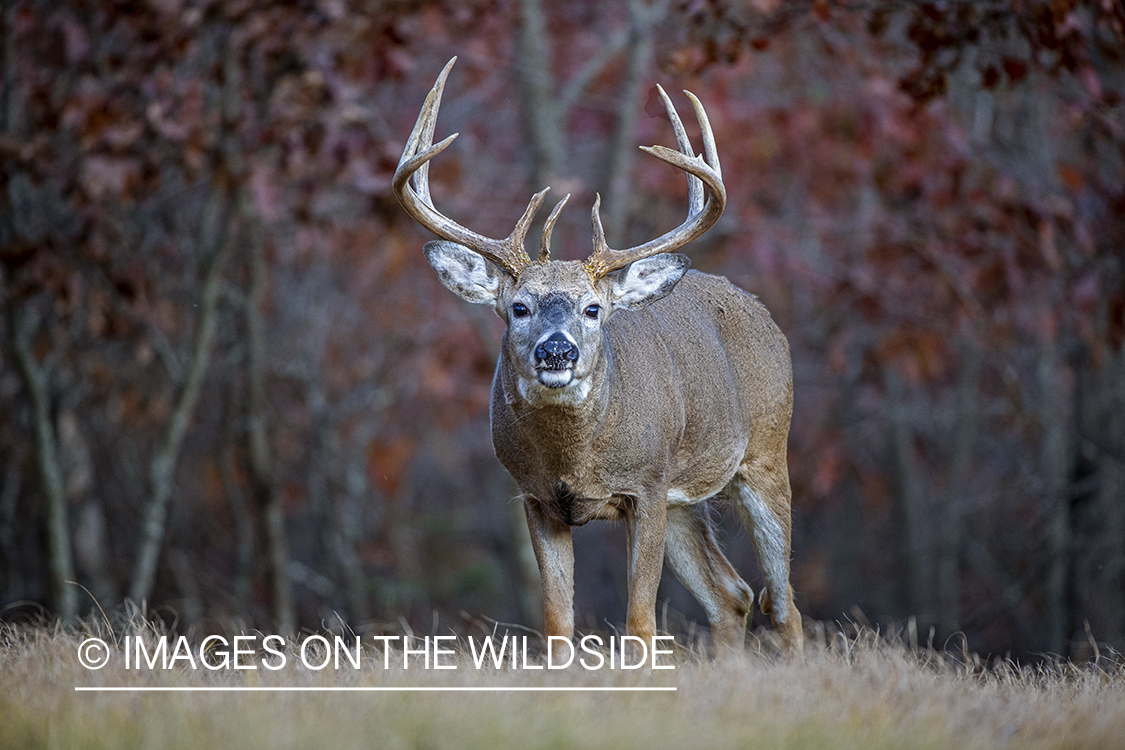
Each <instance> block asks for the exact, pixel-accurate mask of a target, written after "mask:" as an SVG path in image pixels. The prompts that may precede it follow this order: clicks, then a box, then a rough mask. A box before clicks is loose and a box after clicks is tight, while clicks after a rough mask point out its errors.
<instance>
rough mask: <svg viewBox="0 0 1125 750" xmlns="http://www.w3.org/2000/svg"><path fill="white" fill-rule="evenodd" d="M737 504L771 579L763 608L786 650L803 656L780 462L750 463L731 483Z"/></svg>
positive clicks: (765, 575) (785, 482) (786, 487)
mask: <svg viewBox="0 0 1125 750" xmlns="http://www.w3.org/2000/svg"><path fill="white" fill-rule="evenodd" d="M731 489H732V490H733V492H732V493H731V496H732V498H733V499H734V500H735V502H736V503H737V504H738V510H739V512H740V514H741V515H742V521H743V523H745V524H746V528H747V530H748V531H749V532H750V536H751V537H752V538H753V540H754V552H755V553H756V554H757V557H758V567H759V569H760V570H761V572H762V578H764V579H765V583H766V587H765V589H763V590H762V594H761V597H760V599H759V606H760V607H761V610H762V612H763V613H764V614H768V615H769V616H770V620H771V622H772V623H773V628H774V630H775V631H777V633H778V634H779V635H780V636H781V639H782V641H783V643H784V646H785V649H786V650H787V651H788V652H790V653H799V652H800V651H801V650H802V648H803V647H804V640H805V638H804V633H803V631H802V629H801V613H800V612H798V611H797V607H796V606H794V604H793V587H792V586H790V585H789V555H790V547H789V537H790V531H791V528H792V526H791V524H792V521H791V518H790V498H791V497H792V493H791V491H790V489H789V472H788V470H787V469H786V466H785V458H784V456H783V457H782V458H781V459H780V461H776V460H775V461H768V460H755V459H748V460H746V461H744V462H743V464H742V466H741V467H740V468H739V470H738V472H737V473H736V474H735V476H734V480H732V482H731Z"/></svg>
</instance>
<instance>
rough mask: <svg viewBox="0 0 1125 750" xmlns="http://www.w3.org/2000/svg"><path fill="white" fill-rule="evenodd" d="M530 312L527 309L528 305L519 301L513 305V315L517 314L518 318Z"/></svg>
mask: <svg viewBox="0 0 1125 750" xmlns="http://www.w3.org/2000/svg"><path fill="white" fill-rule="evenodd" d="M528 312H529V310H528V309H527V305H521V304H520V303H519V302H516V303H515V304H514V305H512V315H514V316H516V317H517V318H522V317H525V316H526V315H527V314H528Z"/></svg>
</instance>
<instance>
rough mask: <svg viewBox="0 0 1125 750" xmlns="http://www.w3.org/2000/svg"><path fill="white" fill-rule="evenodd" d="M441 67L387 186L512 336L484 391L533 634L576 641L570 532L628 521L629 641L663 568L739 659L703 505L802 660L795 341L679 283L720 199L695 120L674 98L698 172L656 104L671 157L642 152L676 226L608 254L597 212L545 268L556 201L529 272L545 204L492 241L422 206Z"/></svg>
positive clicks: (727, 567)
mask: <svg viewBox="0 0 1125 750" xmlns="http://www.w3.org/2000/svg"><path fill="white" fill-rule="evenodd" d="M455 60H456V58H454V59H453V60H450V61H449V64H447V65H446V66H445V69H444V70H443V71H442V72H441V75H440V76H439V77H438V79H437V82H436V83H435V84H434V87H433V89H432V90H431V91H430V93H429V95H428V96H427V97H426V101H425V103H424V104H423V105H422V112H421V114H420V115H419V116H418V122H417V124H415V126H414V131H413V132H412V133H411V134H410V140H409V141H408V142H407V144H406V149H405V151H404V152H403V154H402V159H401V160H400V161H399V164H398V170H397V171H396V172H395V177H394V190H395V193H396V195H397V196H398V199H399V201H401V202H402V205H403V207H404V208H405V209H406V210H407V212H408V213H409V214H410V215H411V216H413V217H414V219H416V220H417V221H418V222H419V223H420V224H421V225H422V226H424V227H426V228H427V229H429V230H430V231H432V232H433V233H434V234H436V235H438V237H440V238H441V239H440V240H438V241H434V242H429V243H427V244H426V247H425V253H426V259H427V260H428V261H429V263H430V265H431V266H433V268H434V270H435V271H437V274H438V277H439V278H440V279H441V282H442V284H444V285H445V286H446V287H448V288H449V289H450V290H452V291H453V292H455V293H456V294H458V295H459V296H461V297H462V298H463V299H465V300H467V301H469V302H474V303H478V304H485V305H492V306H493V308H494V309H495V310H496V312H497V313H498V314H499V315H500V317H501V318H503V319H504V321H505V322H506V323H507V330H505V332H504V337H503V341H502V344H501V351H500V359H499V361H498V362H497V364H496V375H495V377H494V379H493V382H492V407H491V416H492V441H493V445H494V446H495V448H496V455H497V456H498V457H499V458H500V461H501V463H503V464H504V466H505V467H506V468H507V469H508V471H509V472H511V474H512V476H513V477H514V478H515V480H516V482H517V484H518V485H519V487H520V489H521V491H522V492H523V501H524V506H525V509H526V512H527V524H528V527H529V529H530V530H531V540H532V543H533V545H534V548H535V557H536V560H537V561H538V562H539V571H540V574H541V575H542V578H543V597H544V602H545V610H546V632H547V635H556V636H564V637H567V638H570V637H573V634H574V604H573V598H574V552H573V548H572V545H571V527H572V526H580V525H582V524H584V523H586V522H587V521H592V520H594V519H614V520H616V519H624V520H625V524H626V530H627V537H628V546H629V549H628V554H629V571H628V579H629V606H628V615H627V619H626V627H627V629H628V632H629V634H631V635H635V636H640V637H642V638H645V639H646V641H647V640H648V639H649V638H650V637H651V636H652V635H654V633H655V630H656V591H657V586H658V585H659V583H660V574H661V564H662V561H663V560H664V559H667V560H668V564H669V566H670V567H671V568H672V570H673V571H674V572H675V573H676V575H677V576H678V577H679V579H680V580H681V581H682V582H683V583H684V585H685V586H686V587H687V588H688V589H689V590H690V591H691V593H692V594H693V595H694V596H695V597H696V598H697V599H698V600H699V602H700V604H702V605H703V608H704V609H705V610H706V612H707V617H708V618H709V620H710V622H711V628H712V633H713V637H714V640H715V643H716V645H717V646H718V647H720V648H722V647H739V648H740V647H741V645H742V642H743V637H744V630H745V627H746V615H747V614H748V613H749V611H750V608H751V607H752V606H753V592H752V591H751V590H750V587H749V586H747V585H746V582H745V581H743V580H742V579H741V578H740V577H739V576H738V573H736V572H735V570H734V568H733V567H732V566H731V564H730V563H729V562H728V561H727V559H726V558H725V557H724V556H723V553H722V551H721V550H720V548H719V545H718V544H717V542H716V540H715V534H714V530H713V528H712V522H711V519H710V515H709V513H708V509H707V503H708V500H710V499H711V498H714V497H716V496H719V495H723V494H726V495H727V496H728V497H729V498H730V499H731V500H732V501H733V502H735V503H736V504H737V506H738V508H739V511H740V512H741V514H742V518H743V520H744V522H745V524H746V526H747V528H748V529H749V531H750V533H751V535H752V537H753V540H754V547H755V550H756V552H757V555H758V563H759V566H760V568H761V571H762V575H763V577H764V579H765V590H764V591H762V595H761V599H760V606H761V609H762V611H763V612H766V613H769V614H770V615H771V618H772V620H773V626H774V628H775V630H777V631H778V632H779V633H780V635H781V637H782V639H783V640H784V642H785V644H786V645H787V646H788V648H789V649H790V650H797V649H800V648H801V645H802V642H803V635H802V631H801V616H800V614H799V613H798V612H797V609H796V607H795V606H794V605H793V590H792V588H791V587H790V586H789V533H790V490H789V474H788V470H787V467H786V460H785V456H786V439H787V436H788V433H789V420H790V416H791V414H792V409H793V378H792V368H791V365H790V359H789V345H788V344H787V342H786V340H785V337H784V336H783V335H782V333H781V331H780V330H778V328H777V326H776V325H775V324H774V322H773V320H771V318H770V315H769V313H768V312H767V311H766V309H765V308H764V307H763V306H762V305H761V304H760V303H759V302H758V300H757V299H756V298H755V297H753V296H751V295H749V294H747V293H746V292H743V291H742V290H740V289H738V288H737V287H735V286H733V285H732V284H731V283H730V282H728V281H727V280H726V279H725V278H721V277H716V276H709V275H707V274H704V273H698V272H695V271H692V272H690V273H689V272H688V266H689V261H688V259H687V258H686V257H685V256H683V255H678V254H676V253H674V252H673V251H675V250H677V249H679V248H680V247H683V246H684V245H686V244H687V243H688V242H690V241H691V240H693V239H695V238H696V237H699V236H700V235H701V234H703V233H704V232H705V231H707V229H709V228H710V227H711V226H712V225H713V224H714V223H715V222H716V221H717V220H718V219H719V216H720V215H721V214H722V212H723V206H724V204H725V202H726V191H725V190H724V188H723V181H722V173H721V171H720V169H719V159H718V156H717V154H716V151H715V142H714V137H713V136H712V133H711V127H710V125H709V123H708V121H707V115H706V113H705V112H704V111H703V107H702V105H701V104H700V103H699V101H698V100H697V99H696V98H695V97H694V96H692V95H691V94H690V93H689V94H688V97H689V98H690V99H691V102H692V104H693V105H694V107H695V114H696V117H697V118H698V120H699V126H700V129H701V130H702V133H703V151H704V154H705V155H706V159H704V158H703V157H701V156H696V155H695V154H694V153H693V151H692V148H691V144H690V142H689V140H688V137H687V134H686V132H685V131H684V127H683V124H682V123H681V122H680V118H679V116H678V115H677V114H676V110H675V108H674V107H673V106H672V103H671V101H670V100H669V99H668V97H667V95H665V94H664V91H663V89H661V91H660V95H661V96H662V97H663V99H664V103H665V106H666V107H667V109H668V116H669V118H670V119H671V121H672V125H673V128H674V129H675V133H676V142H677V144H678V146H679V151H673V150H671V149H668V148H664V147H662V146H652V147H649V148H646V149H644V150H645V151H647V152H648V153H650V154H652V155H653V156H655V157H656V158H658V159H661V160H662V161H665V162H667V163H669V164H671V165H672V166H675V167H677V168H679V169H682V170H683V171H685V172H687V173H688V199H689V210H688V218H687V220H686V221H684V223H683V224H681V225H680V226H679V227H677V228H676V229H674V230H672V231H671V232H669V233H667V234H665V235H664V236H662V237H658V238H657V239H654V240H651V241H649V242H646V243H644V244H643V245H638V246H637V247H631V248H628V249H625V250H612V249H610V248H609V247H608V246H607V245H606V242H605V236H604V233H603V232H602V225H601V219H600V217H599V215H598V205H599V201H598V200H595V201H594V210H593V234H594V251H593V253H592V254H591V255H590V257H589V258H587V259H586V260H585V261H584V262H579V261H558V260H550V258H549V252H550V241H551V230H552V228H553V226H554V224H555V220H556V219H557V218H558V215H559V211H560V210H561V209H562V207H563V204H565V203H566V200H567V199H566V198H563V199H562V200H561V201H560V202H559V203H558V205H557V206H555V208H554V210H553V211H552V212H551V215H550V217H549V218H548V219H547V222H546V224H545V226H544V229H543V239H542V242H541V243H540V246H539V253H538V257H537V258H536V259H535V260H532V259H531V258H530V257H529V256H528V255H527V253H526V252H525V250H524V238H525V236H526V234H527V231H528V228H529V226H530V225H531V220H532V217H533V216H534V214H535V212H536V210H537V209H538V208H539V206H540V204H541V203H542V202H543V198H544V196H545V195H546V193H547V191H546V190H544V191H543V192H541V193H538V194H536V195H535V196H534V197H533V198H532V199H531V203H530V204H529V205H528V207H527V210H526V211H525V212H524V214H523V217H522V218H521V219H520V220H519V222H518V223H517V224H516V228H515V229H514V230H513V231H512V233H511V234H510V235H508V237H506V238H504V239H491V238H488V237H483V236H481V235H479V234H477V233H475V232H473V231H472V230H469V229H466V228H465V227H462V226H461V225H459V224H457V223H455V222H454V221H452V220H450V219H449V218H447V217H446V216H443V215H442V214H441V213H439V212H438V211H437V209H435V208H434V205H433V201H432V199H431V198H430V189H429V182H428V175H427V170H428V164H427V163H428V162H429V161H430V159H432V158H434V157H435V156H437V155H438V154H439V153H441V152H442V151H443V150H444V149H445V148H446V147H447V146H448V145H449V144H450V143H451V142H452V141H453V139H454V138H455V137H456V135H452V136H450V137H448V138H446V139H445V140H443V141H441V142H440V143H437V144H433V135H434V124H435V122H436V120H437V113H438V106H439V104H440V101H441V93H442V88H443V87H444V85H445V79H446V76H447V75H448V74H449V70H450V68H451V67H452V65H453V63H454V61H455ZM685 93H686V92H685ZM567 197H569V196H567Z"/></svg>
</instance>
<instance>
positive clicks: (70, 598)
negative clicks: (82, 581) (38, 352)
mask: <svg viewBox="0 0 1125 750" xmlns="http://www.w3.org/2000/svg"><path fill="white" fill-rule="evenodd" d="M8 320H9V323H10V325H9V327H8V328H9V331H10V333H11V344H12V352H13V354H14V355H15V360H16V364H17V366H18V368H19V371H20V376H21V379H22V381H23V386H24V388H25V389H26V390H27V394H28V397H29V399H30V401H31V427H32V433H33V434H34V436H35V458H36V467H37V468H38V469H39V479H40V481H41V482H42V484H43V492H44V494H45V495H46V496H47V550H48V556H49V561H48V569H49V571H50V591H51V603H52V606H53V607H54V609H55V611H56V612H57V613H58V615H59V617H60V618H61V619H62V620H63V622H71V621H73V620H74V619H75V618H76V617H77V616H78V594H77V589H76V588H75V587H74V585H73V584H72V583H71V582H72V581H74V556H73V552H72V550H71V539H70V523H69V520H68V518H67V502H66V483H65V480H64V474H63V468H62V463H61V462H60V460H59V448H58V440H57V437H56V435H55V427H54V419H53V418H52V416H51V394H50V375H49V369H48V368H47V367H40V366H39V364H38V363H37V362H36V361H35V355H34V354H33V353H32V351H31V338H32V336H33V335H34V334H35V330H36V329H37V328H38V327H39V321H38V320H37V313H36V312H34V311H33V310H32V309H31V307H30V304H28V305H27V306H21V305H19V303H16V302H13V303H12V304H11V305H10V306H9V316H8Z"/></svg>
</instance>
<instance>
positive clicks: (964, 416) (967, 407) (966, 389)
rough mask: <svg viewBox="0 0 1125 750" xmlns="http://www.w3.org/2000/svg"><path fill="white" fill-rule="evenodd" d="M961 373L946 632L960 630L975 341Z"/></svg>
mask: <svg viewBox="0 0 1125 750" xmlns="http://www.w3.org/2000/svg"><path fill="white" fill-rule="evenodd" d="M961 351H962V357H961V360H962V361H961V375H960V378H959V380H958V384H957V415H956V422H955V424H954V428H953V456H952V458H951V460H950V466H949V485H948V490H947V492H946V498H945V505H944V506H943V507H942V509H941V527H940V532H939V533H940V544H939V547H938V559H937V606H938V611H939V613H940V617H941V623H942V625H943V626H944V628H945V631H946V633H954V632H956V631H958V630H960V620H961V613H960V602H961V559H962V553H961V547H962V542H961V516H962V513H963V509H964V506H965V494H966V491H967V487H968V479H969V477H968V475H969V468H970V467H971V465H972V459H973V456H974V454H975V448H976V438H977V412H978V410H979V408H980V403H979V399H978V398H977V388H978V386H977V382H978V379H979V377H980V353H979V352H978V351H977V350H976V348H975V347H974V346H973V344H971V343H967V342H966V343H963V344H962V347H961Z"/></svg>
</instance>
